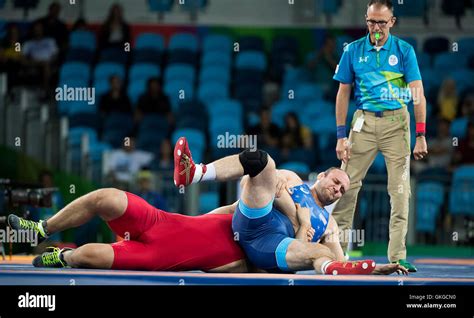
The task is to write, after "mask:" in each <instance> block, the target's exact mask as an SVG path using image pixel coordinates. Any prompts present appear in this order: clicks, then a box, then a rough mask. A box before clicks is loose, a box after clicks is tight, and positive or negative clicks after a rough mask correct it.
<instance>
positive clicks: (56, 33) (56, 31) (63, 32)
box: [36, 1, 69, 53]
mask: <svg viewBox="0 0 474 318" xmlns="http://www.w3.org/2000/svg"><path fill="white" fill-rule="evenodd" d="M60 12H61V5H60V4H59V3H58V2H56V1H55V2H53V3H51V4H50V5H49V8H48V14H47V15H46V16H44V17H42V18H40V19H38V20H37V21H36V22H38V23H40V24H41V25H42V26H43V30H44V33H45V35H46V37H50V38H53V39H54V40H55V41H56V46H57V47H58V48H59V51H60V53H64V52H65V50H66V48H67V44H68V39H69V30H68V29H67V27H66V24H65V23H64V22H62V21H61V20H60V19H59V13H60Z"/></svg>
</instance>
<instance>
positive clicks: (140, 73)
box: [129, 63, 160, 81]
mask: <svg viewBox="0 0 474 318" xmlns="http://www.w3.org/2000/svg"><path fill="white" fill-rule="evenodd" d="M129 72H130V74H129V79H130V80H131V81H135V80H144V81H147V80H148V79H149V78H150V77H159V76H160V68H159V67H158V66H156V65H155V64H150V63H136V64H133V65H132V66H131V67H130V70H129Z"/></svg>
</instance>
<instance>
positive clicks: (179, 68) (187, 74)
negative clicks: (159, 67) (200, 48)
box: [164, 64, 196, 83]
mask: <svg viewBox="0 0 474 318" xmlns="http://www.w3.org/2000/svg"><path fill="white" fill-rule="evenodd" d="M195 76H196V70H195V69H194V68H193V67H192V66H190V65H187V64H173V65H169V66H168V67H167V68H166V69H165V76H164V80H165V83H167V82H172V81H188V82H191V83H194V79H195Z"/></svg>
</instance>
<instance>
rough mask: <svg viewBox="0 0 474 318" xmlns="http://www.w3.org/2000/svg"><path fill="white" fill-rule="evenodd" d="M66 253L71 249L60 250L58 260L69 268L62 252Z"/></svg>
mask: <svg viewBox="0 0 474 318" xmlns="http://www.w3.org/2000/svg"><path fill="white" fill-rule="evenodd" d="M68 251H72V250H71V249H66V250H65V249H63V250H61V252H59V259H60V260H61V262H63V263H64V264H66V265H67V266H69V264H68V263H67V262H66V260H65V259H64V252H68Z"/></svg>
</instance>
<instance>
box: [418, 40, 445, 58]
mask: <svg viewBox="0 0 474 318" xmlns="http://www.w3.org/2000/svg"><path fill="white" fill-rule="evenodd" d="M448 51H449V40H448V39H447V38H445V37H432V38H428V39H426V40H425V43H424V44H423V52H426V53H428V54H431V55H434V54H438V53H442V52H448Z"/></svg>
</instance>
